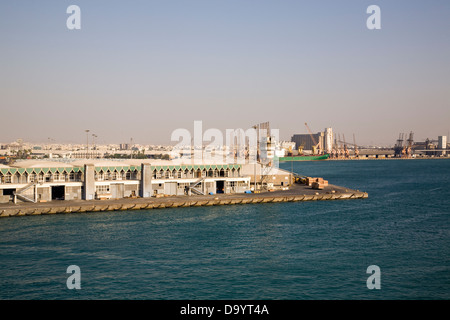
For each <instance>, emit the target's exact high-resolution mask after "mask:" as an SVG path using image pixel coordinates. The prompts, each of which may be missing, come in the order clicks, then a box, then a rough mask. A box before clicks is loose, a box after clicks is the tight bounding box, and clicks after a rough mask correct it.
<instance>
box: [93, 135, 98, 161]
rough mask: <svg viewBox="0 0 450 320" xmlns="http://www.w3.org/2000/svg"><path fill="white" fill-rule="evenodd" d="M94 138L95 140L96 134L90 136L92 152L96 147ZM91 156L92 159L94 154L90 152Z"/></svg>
mask: <svg viewBox="0 0 450 320" xmlns="http://www.w3.org/2000/svg"><path fill="white" fill-rule="evenodd" d="M95 138H97V135H96V134H92V144H93V146H92V150H96V146H95ZM92 155H93V157H94V152H92Z"/></svg>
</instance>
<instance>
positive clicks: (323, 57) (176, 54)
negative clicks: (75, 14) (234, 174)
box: [0, 0, 450, 145]
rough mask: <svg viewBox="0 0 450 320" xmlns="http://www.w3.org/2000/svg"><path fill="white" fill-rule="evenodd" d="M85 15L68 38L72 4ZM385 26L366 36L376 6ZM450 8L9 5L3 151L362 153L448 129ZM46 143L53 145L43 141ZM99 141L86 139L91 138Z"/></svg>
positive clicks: (4, 36) (267, 0) (1, 94)
mask: <svg viewBox="0 0 450 320" xmlns="http://www.w3.org/2000/svg"><path fill="white" fill-rule="evenodd" d="M72 4H75V5H77V6H79V7H80V9H81V29H80V30H69V29H68V28H67V27H66V20H67V18H68V17H69V14H67V13H66V9H67V7H69V6H70V5H72ZM373 4H375V5H378V6H379V7H380V8H381V29H380V30H369V29H368V28H367V27H366V20H367V18H368V17H369V14H367V13H366V9H367V7H368V6H370V5H373ZM449 17H450V2H448V1H443V0H442V1H441V0H436V1H432V2H425V1H395V2H393V1H386V0H383V1H378V0H375V1H370V2H369V1H357V0H350V1H331V0H329V1H320V3H319V2H317V1H291V0H287V1H274V0H260V1H251V0H228V1H223V0H220V1H219V0H209V1H206V0H183V1H180V0H174V1H140V0H136V1H133V2H132V4H130V2H126V1H115V2H111V1H95V2H93V1H86V0H83V1H56V0H53V1H42V2H37V1H20V2H19V1H2V2H1V3H0V21H1V22H0V39H1V40H2V53H1V59H0V68H1V70H2V72H1V75H0V106H1V114H2V116H1V119H2V122H1V125H0V128H1V129H0V133H1V134H0V142H1V143H8V142H12V141H14V140H16V139H18V138H21V139H23V140H24V141H25V142H31V143H48V142H49V141H50V139H53V140H54V141H55V142H56V143H78V144H83V143H85V142H86V132H85V130H90V134H95V135H96V136H97V137H96V141H97V143H99V144H108V143H116V144H119V143H128V142H130V139H131V138H133V141H134V142H135V143H137V144H143V145H145V144H154V145H173V144H175V142H171V141H170V137H171V133H172V132H173V131H174V130H175V129H177V128H185V129H187V130H193V123H194V121H195V120H202V121H203V124H204V129H205V130H206V129H209V128H217V129H219V130H222V131H223V132H225V130H226V129H236V128H243V129H247V128H250V127H251V126H252V125H254V124H256V123H260V122H265V121H269V122H270V124H271V127H272V128H276V129H279V130H280V139H281V140H290V138H291V136H292V135H294V134H299V133H307V130H306V128H305V126H304V123H305V122H307V123H308V125H309V126H310V127H311V130H312V131H313V132H318V131H323V130H324V129H325V128H327V127H332V128H333V131H334V132H335V133H338V134H341V135H342V134H344V135H345V137H346V139H347V140H349V141H352V136H353V134H355V137H356V142H357V144H360V145H393V144H394V143H395V141H396V139H397V138H398V135H399V133H401V132H402V133H406V134H409V132H410V131H413V132H414V139H415V140H417V141H423V140H425V139H426V138H430V139H437V137H438V136H442V135H449V131H450V121H449V120H450V90H449V88H450V78H449V76H448V75H449V74H450V63H449V57H450V41H449V39H450V19H449ZM49 138H50V139H49ZM89 139H90V141H91V139H92V136H89Z"/></svg>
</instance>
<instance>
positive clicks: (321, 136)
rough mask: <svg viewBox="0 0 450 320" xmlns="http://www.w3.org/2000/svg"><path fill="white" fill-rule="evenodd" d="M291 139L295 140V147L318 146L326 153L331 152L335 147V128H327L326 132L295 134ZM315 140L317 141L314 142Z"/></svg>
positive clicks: (306, 148)
mask: <svg viewBox="0 0 450 320" xmlns="http://www.w3.org/2000/svg"><path fill="white" fill-rule="evenodd" d="M291 141H292V142H295V149H297V150H298V148H299V147H303V150H306V151H308V150H310V151H312V150H313V147H318V148H319V149H321V150H322V151H323V152H324V153H331V151H332V149H333V128H325V130H324V132H318V133H316V134H312V135H311V134H294V135H293V136H292V137H291ZM314 141H315V143H314Z"/></svg>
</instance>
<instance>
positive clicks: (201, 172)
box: [0, 159, 289, 203]
mask: <svg viewBox="0 0 450 320" xmlns="http://www.w3.org/2000/svg"><path fill="white" fill-rule="evenodd" d="M244 166H245V167H246V166H247V165H244V164H224V163H214V162H211V163H202V164H189V163H182V162H176V161H164V160H159V161H152V163H147V162H142V160H134V159H128V160H123V161H112V160H96V159H92V160H86V159H85V160H76V161H72V162H56V161H52V162H50V161H36V160H31V161H30V160H25V161H18V162H16V163H14V164H12V165H10V166H6V165H1V166H0V203H7V202H10V201H14V202H18V201H30V202H46V201H52V200H94V199H120V198H126V197H143V198H148V197H153V196H155V197H158V196H165V195H192V194H216V193H244V192H245V191H247V190H250V188H251V187H250V183H251V174H250V172H249V171H248V170H247V169H246V170H245V171H246V172H245V173H244ZM257 166H260V165H257ZM253 167H254V166H253V165H252V168H253ZM278 170H280V169H278ZM274 172H275V171H274ZM280 172H281V171H277V172H276V174H279V173H280ZM283 172H284V174H285V175H286V174H287V175H289V172H285V171H283ZM274 174H275V173H274ZM274 174H272V175H274ZM272 180H275V179H272ZM277 181H278V180H277ZM282 185H287V184H286V182H284V181H283V184H282Z"/></svg>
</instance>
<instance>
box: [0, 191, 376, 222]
mask: <svg viewBox="0 0 450 320" xmlns="http://www.w3.org/2000/svg"><path fill="white" fill-rule="evenodd" d="M367 197H368V194H367V193H365V192H348V193H322V194H309V195H286V196H283V195H276V196H271V195H270V193H267V194H265V195H264V196H261V195H257V194H253V195H249V196H248V197H242V196H239V197H233V196H229V197H224V198H217V197H216V198H213V197H211V199H204V198H201V199H195V197H188V198H173V199H170V197H169V198H163V199H161V200H160V201H158V200H159V199H152V200H148V201H140V200H143V199H129V200H127V202H122V203H115V202H114V201H99V202H96V203H93V202H92V201H86V203H85V204H84V203H83V204H81V205H79V204H76V205H70V204H69V203H67V204H64V205H61V206H51V205H48V206H34V207H33V206H29V207H21V208H5V209H1V208H0V217H14V216H27V215H46V214H58V213H86V212H99V211H123V210H149V209H161V208H178V207H202V206H219V205H237V204H259V203H277V202H297V201H320V200H345V199H364V198H367ZM133 200H137V201H133Z"/></svg>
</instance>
